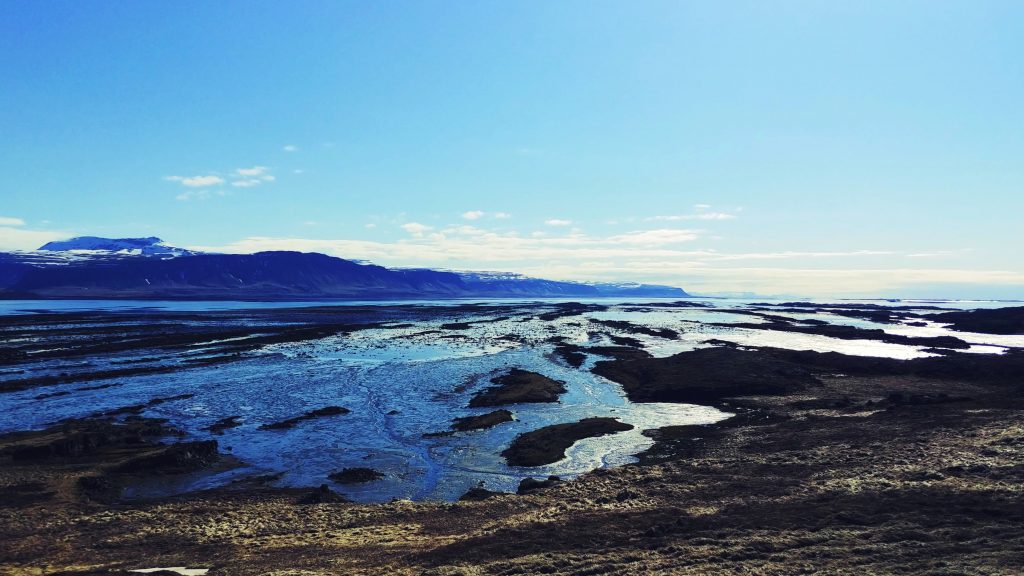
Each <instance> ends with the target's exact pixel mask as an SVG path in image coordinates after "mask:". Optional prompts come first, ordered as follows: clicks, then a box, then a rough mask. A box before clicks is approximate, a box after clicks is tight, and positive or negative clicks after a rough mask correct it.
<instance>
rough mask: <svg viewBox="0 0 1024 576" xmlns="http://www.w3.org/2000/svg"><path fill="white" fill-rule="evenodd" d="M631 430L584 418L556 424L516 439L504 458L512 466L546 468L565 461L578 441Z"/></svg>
mask: <svg viewBox="0 0 1024 576" xmlns="http://www.w3.org/2000/svg"><path fill="white" fill-rule="evenodd" d="M632 429H633V426H632V425H630V424H625V423H623V422H619V421H618V420H616V419H614V418H584V419H583V420H580V421H579V422H572V423H569V424H553V425H551V426H545V427H543V428H538V429H537V430H533V431H532V432H525V433H523V434H520V435H519V436H516V438H515V439H514V440H512V444H511V445H509V447H508V448H506V449H505V450H504V451H503V452H502V453H501V455H502V456H504V457H505V460H506V461H507V462H508V464H509V466H543V465H545V464H551V463H553V462H558V461H559V460H561V459H562V458H565V451H566V449H568V448H569V447H570V446H572V445H573V444H574V443H576V441H577V440H582V439H584V438H592V437H595V436H605V435H607V434H614V433H616V432H622V431H625V430H632Z"/></svg>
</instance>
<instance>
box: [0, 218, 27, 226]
mask: <svg viewBox="0 0 1024 576" xmlns="http://www.w3.org/2000/svg"><path fill="white" fill-rule="evenodd" d="M24 225H25V221H24V220H22V219H21V218H12V217H10V216H0V226H24Z"/></svg>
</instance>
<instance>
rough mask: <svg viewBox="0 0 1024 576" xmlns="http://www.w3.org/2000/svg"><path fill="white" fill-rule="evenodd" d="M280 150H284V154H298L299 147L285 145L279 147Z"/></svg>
mask: <svg viewBox="0 0 1024 576" xmlns="http://www.w3.org/2000/svg"><path fill="white" fill-rule="evenodd" d="M281 150H284V151H285V152H298V151H299V147H298V146H296V145H295V144H286V145H284V146H282V147H281Z"/></svg>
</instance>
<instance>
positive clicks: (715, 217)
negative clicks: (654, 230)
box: [644, 212, 736, 222]
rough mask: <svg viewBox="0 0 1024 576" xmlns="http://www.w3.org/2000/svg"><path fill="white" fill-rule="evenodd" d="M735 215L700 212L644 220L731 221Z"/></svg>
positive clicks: (652, 217)
mask: <svg viewBox="0 0 1024 576" xmlns="http://www.w3.org/2000/svg"><path fill="white" fill-rule="evenodd" d="M733 218H736V215H735V214H729V213H728V212H700V213H697V214H673V215H667V216H651V217H649V218H645V219H644V220H646V221H648V222H679V221H682V220H732V219H733Z"/></svg>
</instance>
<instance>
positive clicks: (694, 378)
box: [0, 300, 1024, 574]
mask: <svg viewBox="0 0 1024 576" xmlns="http://www.w3.org/2000/svg"><path fill="white" fill-rule="evenodd" d="M49 304H51V303H48V302H43V301H33V302H19V303H5V306H4V307H3V308H4V311H5V312H6V313H5V314H3V315H0V333H2V334H3V344H2V345H0V433H2V436H0V460H2V464H3V466H2V470H3V471H2V472H0V484H2V486H3V493H4V496H3V499H2V501H0V515H2V516H0V536H2V540H3V543H2V544H0V568H3V569H4V570H7V571H9V572H15V573H16V572H19V571H35V573H82V574H87V573H117V572H118V571H128V570H132V569H140V568H150V567H157V566H186V567H190V568H196V569H202V568H208V569H209V573H210V574H264V573H273V572H275V571H277V572H279V573H309V574H314V573H338V572H348V573H377V572H380V573H389V572H390V573H409V574H422V573H428V574H431V573H433V574H455V573H466V574H473V573H500V574H513V573H524V574H528V573H541V572H542V573H556V574H557V573H566V574H570V573H623V574H626V573H637V572H649V573H659V572H660V573H672V574H680V573H683V574H685V573H694V574H700V573H708V572H714V571H715V570H719V571H721V570H725V569H726V568H728V569H729V570H733V571H735V572H744V571H746V572H757V571H762V572H764V573H801V572H808V571H831V572H834V573H844V572H846V573H865V572H872V571H874V572H883V573H890V572H908V571H909V572H913V571H918V572H929V573H949V574H959V573H1007V574H1009V573H1016V572H1019V571H1020V570H1021V569H1022V568H1024V566H1022V563H1021V558H1024V529H1022V528H1021V526H1022V521H1024V516H1022V513H1021V512H1020V510H1022V509H1024V502H1022V493H1021V492H1022V490H1021V488H1020V486H1021V482H1020V481H1021V480H1022V479H1024V465H1022V464H1021V463H1022V462H1024V458H1022V457H1024V415H1022V414H1021V412H1020V410H1021V408H1024V400H1022V396H1024V395H1022V394H1021V392H1022V391H1024V390H1022V386H1024V352H1022V350H1024V335H1022V333H1024V326H1022V320H1021V311H1022V309H1021V308H1015V307H1009V306H1006V305H1000V304H996V303H988V304H981V303H922V302H916V303H885V304H884V305H883V304H880V303H872V302H749V301H701V300H683V301H669V300H661V301H649V302H647V301H637V302H610V301H586V302H550V301H541V302H508V301H491V302H473V303H457V302H456V303H450V302H449V303H437V302H434V303H429V302H428V303H417V304H393V303H392V304H355V305H344V306H342V305H326V304H325V305H309V304H306V305H296V306H270V305H261V306H250V307H246V306H245V305H244V304H243V303H230V304H223V303H222V304H216V303H210V304H207V305H202V304H197V303H183V304H180V305H179V304H166V305H164V304H155V303H135V304H132V305H130V306H129V305H124V304H103V303H92V304H88V303H82V304H81V306H79V307H74V306H71V305H69V304H68V303H61V304H60V305H59V306H49ZM982 307H984V309H983V310H981V311H979V312H973V311H971V310H973V309H974V308H982ZM957 328H961V330H958V329H957ZM965 330H970V331H965Z"/></svg>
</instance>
